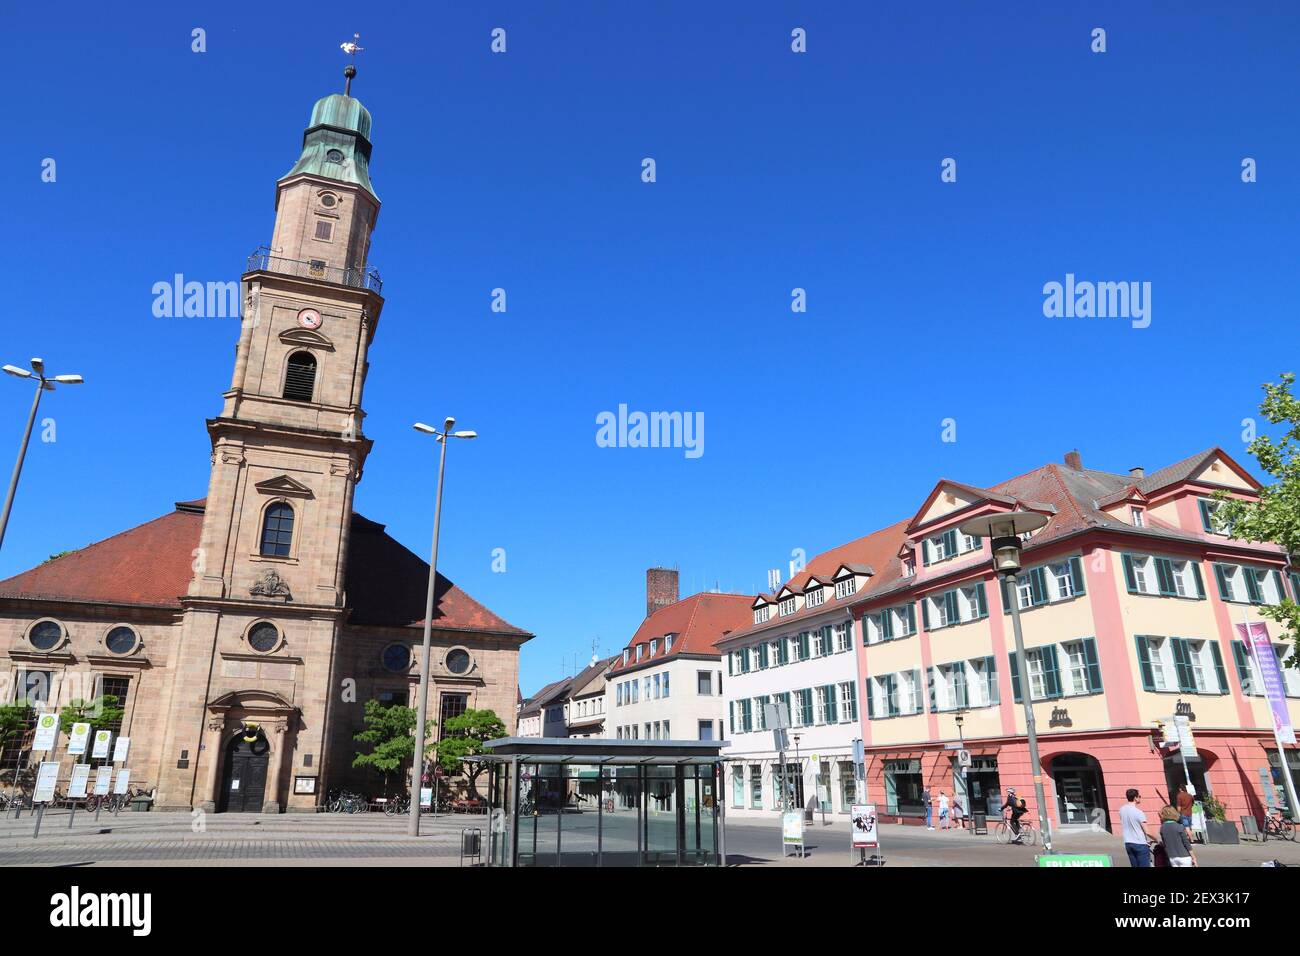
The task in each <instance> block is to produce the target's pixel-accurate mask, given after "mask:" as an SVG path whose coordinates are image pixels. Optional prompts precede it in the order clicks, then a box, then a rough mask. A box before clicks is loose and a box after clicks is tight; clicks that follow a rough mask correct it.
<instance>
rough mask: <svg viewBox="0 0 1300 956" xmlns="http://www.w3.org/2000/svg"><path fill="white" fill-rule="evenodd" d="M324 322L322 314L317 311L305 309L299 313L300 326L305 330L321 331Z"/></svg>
mask: <svg viewBox="0 0 1300 956" xmlns="http://www.w3.org/2000/svg"><path fill="white" fill-rule="evenodd" d="M323 321H324V320H323V319H322V318H321V315H320V312H318V311H317V310H315V309H303V310H302V311H301V312H299V313H298V324H299V325H301V326H302V327H303V328H304V329H313V330H314V329H319V328H320V327H321V322H323Z"/></svg>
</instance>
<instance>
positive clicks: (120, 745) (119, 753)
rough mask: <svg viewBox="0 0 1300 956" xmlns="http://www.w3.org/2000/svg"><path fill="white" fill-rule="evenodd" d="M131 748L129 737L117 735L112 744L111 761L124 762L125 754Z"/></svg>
mask: <svg viewBox="0 0 1300 956" xmlns="http://www.w3.org/2000/svg"><path fill="white" fill-rule="evenodd" d="M130 749H131V738H130V737H118V738H117V743H115V744H113V763H126V755H127V753H128V751H130Z"/></svg>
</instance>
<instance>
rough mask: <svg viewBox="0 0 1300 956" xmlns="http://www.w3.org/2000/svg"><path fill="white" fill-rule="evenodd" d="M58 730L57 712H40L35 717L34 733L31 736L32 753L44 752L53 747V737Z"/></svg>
mask: <svg viewBox="0 0 1300 956" xmlns="http://www.w3.org/2000/svg"><path fill="white" fill-rule="evenodd" d="M58 732H59V715H58V714H41V716H39V717H37V718H36V735H35V737H33V738H32V753H40V754H43V753H46V752H48V751H50V750H53V749H54V738H55V736H56V735H57V734H58Z"/></svg>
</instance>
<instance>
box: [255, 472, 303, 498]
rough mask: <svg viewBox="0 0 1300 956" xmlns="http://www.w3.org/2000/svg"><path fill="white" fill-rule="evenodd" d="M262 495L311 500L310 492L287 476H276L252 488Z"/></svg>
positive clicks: (300, 483)
mask: <svg viewBox="0 0 1300 956" xmlns="http://www.w3.org/2000/svg"><path fill="white" fill-rule="evenodd" d="M253 487H254V488H256V489H257V490H258V491H259V492H261V493H262V494H264V495H284V496H285V497H287V498H312V497H315V496H314V494H313V493H312V490H311V489H310V488H308V487H307V486H306V485H304V484H303V483H302V482H301V481H295V480H294V479H292V478H290V477H289V476H288V475H276V476H275V477H274V478H268V479H266V480H265V481H259V482H258V483H257V484H255V485H254V486H253Z"/></svg>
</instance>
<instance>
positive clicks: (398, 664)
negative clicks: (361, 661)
mask: <svg viewBox="0 0 1300 956" xmlns="http://www.w3.org/2000/svg"><path fill="white" fill-rule="evenodd" d="M379 657H380V660H382V661H383V662H384V667H385V668H386V669H387V670H390V671H393V672H394V673H397V674H400V673H404V672H405V671H408V670H410V669H411V649H410V648H409V647H407V646H406V645H405V644H389V645H388V646H387V647H385V648H384V651H383V653H382V654H380V655H379Z"/></svg>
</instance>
